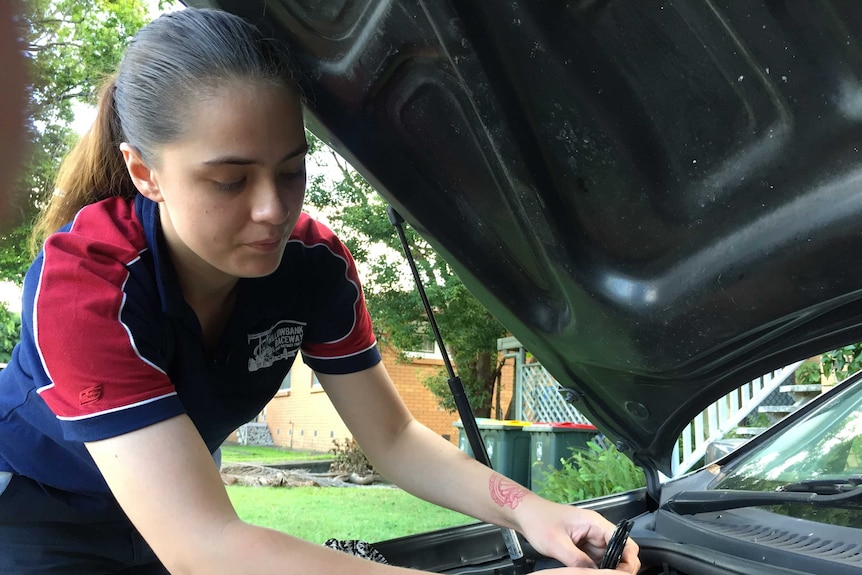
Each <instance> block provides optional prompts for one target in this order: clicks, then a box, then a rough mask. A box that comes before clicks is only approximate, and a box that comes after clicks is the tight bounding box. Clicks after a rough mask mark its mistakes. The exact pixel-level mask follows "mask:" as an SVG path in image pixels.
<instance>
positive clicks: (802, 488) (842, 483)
mask: <svg viewBox="0 0 862 575" xmlns="http://www.w3.org/2000/svg"><path fill="white" fill-rule="evenodd" d="M860 485H862V475H852V476H850V477H842V478H839V479H806V480H804V481H799V482H797V483H788V484H787V485H782V486H781V487H778V488H776V491H783V492H785V493H786V492H796V493H818V494H820V495H835V494H836V493H847V492H848V491H853V490H854V489H856V488H857V487H859V486H860Z"/></svg>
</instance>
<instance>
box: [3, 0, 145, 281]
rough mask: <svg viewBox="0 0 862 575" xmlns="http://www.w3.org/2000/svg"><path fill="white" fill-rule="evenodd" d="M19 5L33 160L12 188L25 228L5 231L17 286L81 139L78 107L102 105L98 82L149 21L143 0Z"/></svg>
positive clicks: (7, 262)
mask: <svg viewBox="0 0 862 575" xmlns="http://www.w3.org/2000/svg"><path fill="white" fill-rule="evenodd" d="M19 6H20V10H21V15H20V19H19V26H20V36H21V39H22V44H23V49H24V51H25V55H26V57H27V62H28V73H29V77H30V85H29V94H28V95H29V110H28V113H29V114H28V115H29V118H30V122H29V125H28V130H27V132H28V139H29V148H28V152H29V159H28V162H27V164H26V165H25V166H24V169H23V173H22V176H21V177H20V179H19V180H18V183H17V184H16V189H15V190H13V192H14V198H15V201H14V203H13V209H15V210H17V212H18V213H17V214H15V219H16V220H17V222H18V223H19V224H20V227H18V228H13V229H11V230H6V231H5V232H4V233H3V234H2V235H0V279H6V280H9V281H14V282H16V283H20V282H21V280H22V279H23V275H24V273H25V271H26V269H27V265H28V263H29V257H28V249H27V238H28V237H29V226H30V223H31V222H32V219H33V217H34V216H35V214H36V212H37V210H38V205H39V201H40V199H41V198H43V197H45V196H46V195H47V194H49V193H51V192H52V191H53V190H52V187H53V181H54V176H55V174H56V171H57V167H58V166H59V162H60V160H61V159H62V158H63V156H64V155H65V154H66V152H67V150H68V149H69V146H70V145H71V144H72V142H73V141H74V138H75V134H74V132H73V131H72V129H71V125H72V122H73V120H74V116H75V110H76V106H80V105H85V104H94V103H95V102H94V99H95V93H96V89H97V88H98V86H99V84H100V83H101V82H102V80H103V79H104V78H105V76H106V75H108V74H110V73H111V72H112V71H113V70H114V69H115V68H116V66H117V64H118V63H119V61H120V58H121V57H122V53H123V50H124V49H125V46H126V45H127V44H128V41H129V39H130V38H131V37H132V35H133V34H134V33H135V32H136V31H137V30H138V29H139V28H140V27H141V26H143V25H144V23H145V22H146V21H147V20H148V19H149V14H148V10H147V7H146V5H145V4H144V2H143V0H28V1H27V2H20V3H19Z"/></svg>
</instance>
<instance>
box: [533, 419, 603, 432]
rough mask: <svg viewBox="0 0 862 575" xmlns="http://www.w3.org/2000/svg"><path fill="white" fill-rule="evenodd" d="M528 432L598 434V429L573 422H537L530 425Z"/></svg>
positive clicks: (587, 424) (588, 424)
mask: <svg viewBox="0 0 862 575" xmlns="http://www.w3.org/2000/svg"><path fill="white" fill-rule="evenodd" d="M526 429H527V431H554V432H562V431H589V432H596V433H597V432H598V431H599V430H598V428H597V427H596V426H595V425H592V424H590V423H573V422H571V421H563V422H536V423H532V424H530V426H529V427H528V428H526Z"/></svg>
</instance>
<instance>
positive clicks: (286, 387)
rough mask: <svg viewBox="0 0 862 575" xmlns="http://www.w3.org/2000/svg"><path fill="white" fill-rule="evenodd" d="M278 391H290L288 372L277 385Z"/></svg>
mask: <svg viewBox="0 0 862 575" xmlns="http://www.w3.org/2000/svg"><path fill="white" fill-rule="evenodd" d="M278 391H290V372H289V371H288V372H287V375H285V376H284V379H282V380H281V385H279V386H278Z"/></svg>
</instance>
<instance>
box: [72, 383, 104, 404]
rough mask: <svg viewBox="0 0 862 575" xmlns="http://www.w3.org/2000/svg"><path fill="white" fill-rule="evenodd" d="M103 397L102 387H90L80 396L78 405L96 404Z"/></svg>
mask: <svg viewBox="0 0 862 575" xmlns="http://www.w3.org/2000/svg"><path fill="white" fill-rule="evenodd" d="M101 397H102V386H101V385H94V386H93V387H88V388H87V389H84V390H82V391H81V392H80V393H79V394H78V404H79V405H89V404H90V403H95V402H96V401H99V399H101Z"/></svg>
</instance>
